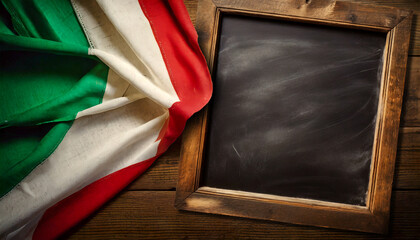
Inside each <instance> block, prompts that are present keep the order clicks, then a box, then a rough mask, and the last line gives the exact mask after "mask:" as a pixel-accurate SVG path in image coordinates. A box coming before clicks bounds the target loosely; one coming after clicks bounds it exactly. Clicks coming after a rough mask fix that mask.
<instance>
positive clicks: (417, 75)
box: [401, 3, 420, 127]
mask: <svg viewBox="0 0 420 240" xmlns="http://www.w3.org/2000/svg"><path fill="white" fill-rule="evenodd" d="M419 4H420V3H419ZM408 60H409V61H408V64H407V76H406V83H405V89H404V90H405V91H404V102H403V109H402V114H401V126H407V127H412V126H420V57H410V58H409V59H408Z"/></svg>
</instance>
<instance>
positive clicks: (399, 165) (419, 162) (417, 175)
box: [394, 149, 420, 189]
mask: <svg viewBox="0 0 420 240" xmlns="http://www.w3.org/2000/svg"><path fill="white" fill-rule="evenodd" d="M395 167H396V168H395V176H394V189H420V151H419V149H413V150H400V151H398V152H397V161H396V166H395Z"/></svg>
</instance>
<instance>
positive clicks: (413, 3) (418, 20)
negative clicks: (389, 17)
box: [351, 0, 420, 55]
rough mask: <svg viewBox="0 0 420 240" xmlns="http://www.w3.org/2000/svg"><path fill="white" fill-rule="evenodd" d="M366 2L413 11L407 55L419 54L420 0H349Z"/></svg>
mask: <svg viewBox="0 0 420 240" xmlns="http://www.w3.org/2000/svg"><path fill="white" fill-rule="evenodd" d="M351 1H352V2H360V3H367V4H377V5H382V6H390V7H398V8H403V9H409V10H412V11H414V15H413V22H412V27H411V39H410V50H409V55H420V17H419V16H420V2H419V1H418V0H393V1H389V0H351Z"/></svg>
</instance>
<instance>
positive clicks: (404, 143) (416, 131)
mask: <svg viewBox="0 0 420 240" xmlns="http://www.w3.org/2000/svg"><path fill="white" fill-rule="evenodd" d="M398 137H399V138H398V147H399V149H400V150H407V149H420V127H401V128H400V133H399V136H398Z"/></svg>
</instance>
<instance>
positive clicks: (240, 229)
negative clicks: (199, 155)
mask: <svg viewBox="0 0 420 240" xmlns="http://www.w3.org/2000/svg"><path fill="white" fill-rule="evenodd" d="M354 1H355V2H364V3H375V4H378V5H386V6H395V7H401V8H405V9H411V10H413V11H414V18H413V26H412V31H411V43H410V52H409V59H408V66H407V77H406V84H405V93H404V103H403V104H404V105H403V113H402V116H401V126H400V136H399V144H398V153H397V161H396V172H395V176H394V185H393V192H392V206H391V219H390V230H389V234H388V235H387V236H383V235H377V234H365V233H359V232H350V231H341V230H334V229H324V228H317V227H307V226H298V225H292V224H285V223H276V222H269V221H261V220H252V219H242V218H235V217H227V216H218V215H210V214H201V213H194V212H183V211H178V210H176V209H175V207H174V199H175V188H176V183H177V178H178V161H179V150H180V140H178V141H177V142H176V143H175V144H174V145H173V146H171V147H170V148H169V150H168V152H167V153H166V154H164V155H163V156H162V157H160V158H159V159H158V160H157V161H156V162H155V163H154V165H153V166H152V167H151V168H150V169H149V170H148V171H147V172H146V173H145V174H143V175H142V176H141V177H140V178H139V179H137V180H136V181H135V182H133V183H132V184H131V185H130V186H128V187H127V188H126V189H125V190H124V191H122V192H121V193H120V194H118V195H117V196H116V197H115V198H114V199H113V200H111V201H110V202H109V203H107V204H106V205H105V206H103V207H102V208H101V209H100V210H99V211H98V212H96V213H95V214H93V215H92V216H91V217H89V218H88V219H86V220H85V221H83V222H82V223H80V224H79V225H78V226H76V227H75V228H74V229H72V230H71V231H69V232H68V233H67V234H66V235H65V236H64V238H70V239H87V238H89V239H144V238H147V239H167V238H176V239H180V238H183V239H223V238H227V239H232V238H233V239H237V238H245V239H256V238H261V239H273V238H274V239H302V238H317V239H319V238H322V239H391V238H392V239H420V19H419V18H420V16H419V15H420V0H394V1H391V0H389V1H386V0H373V1H372V0H354ZM184 2H185V5H186V6H187V9H188V11H189V13H190V16H191V20H192V21H193V23H194V22H195V18H196V7H197V0H190V1H188V0H185V1H184Z"/></svg>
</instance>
